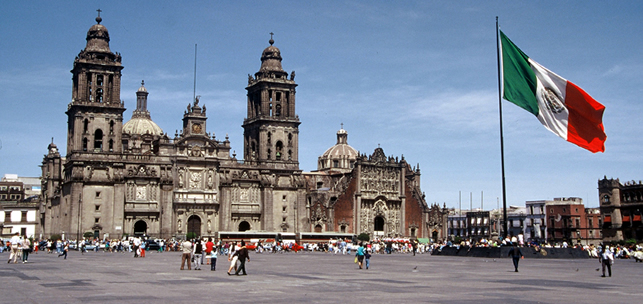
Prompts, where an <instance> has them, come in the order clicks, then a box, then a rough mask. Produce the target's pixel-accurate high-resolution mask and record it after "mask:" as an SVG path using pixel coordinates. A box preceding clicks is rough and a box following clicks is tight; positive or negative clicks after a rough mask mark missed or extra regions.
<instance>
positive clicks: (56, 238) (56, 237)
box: [50, 234, 63, 241]
mask: <svg viewBox="0 0 643 304" xmlns="http://www.w3.org/2000/svg"><path fill="white" fill-rule="evenodd" d="M50 238H51V240H52V241H57V240H62V239H63V238H62V237H61V236H60V234H52V235H51V237H50Z"/></svg>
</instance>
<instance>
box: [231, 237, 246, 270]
mask: <svg viewBox="0 0 643 304" xmlns="http://www.w3.org/2000/svg"><path fill="white" fill-rule="evenodd" d="M237 255H238V256H239V267H238V268H237V271H236V272H235V273H234V274H235V275H239V272H241V271H243V274H242V275H248V274H247V273H246V260H247V261H248V262H250V256H249V255H248V248H246V243H245V242H244V241H241V249H239V251H237Z"/></svg>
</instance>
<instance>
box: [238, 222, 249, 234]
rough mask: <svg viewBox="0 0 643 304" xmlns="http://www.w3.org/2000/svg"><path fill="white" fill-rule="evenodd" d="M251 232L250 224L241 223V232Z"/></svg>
mask: <svg viewBox="0 0 643 304" xmlns="http://www.w3.org/2000/svg"><path fill="white" fill-rule="evenodd" d="M248 230H250V223H248V222H246V221H243V222H241V223H239V231H240V232H244V231H248Z"/></svg>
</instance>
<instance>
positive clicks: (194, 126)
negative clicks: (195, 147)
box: [192, 123, 201, 134]
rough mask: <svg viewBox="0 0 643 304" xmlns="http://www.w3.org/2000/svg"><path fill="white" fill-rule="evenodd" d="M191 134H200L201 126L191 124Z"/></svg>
mask: <svg viewBox="0 0 643 304" xmlns="http://www.w3.org/2000/svg"><path fill="white" fill-rule="evenodd" d="M192 133H197V134H198V133H201V125H200V124H197V123H195V124H192Z"/></svg>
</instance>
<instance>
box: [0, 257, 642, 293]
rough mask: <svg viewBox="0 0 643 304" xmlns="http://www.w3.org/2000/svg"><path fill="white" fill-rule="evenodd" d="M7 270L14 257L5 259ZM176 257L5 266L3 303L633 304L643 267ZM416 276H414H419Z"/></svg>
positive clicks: (1, 270) (36, 260) (627, 263)
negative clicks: (184, 266) (242, 271)
mask: <svg viewBox="0 0 643 304" xmlns="http://www.w3.org/2000/svg"><path fill="white" fill-rule="evenodd" d="M0 257H2V258H3V259H2V260H1V261H6V259H8V257H9V255H8V254H7V253H6V252H5V253H2V254H0ZM180 258H181V255H180V253H177V252H170V253H161V254H159V253H148V254H147V257H146V258H138V259H134V258H132V255H131V254H129V253H128V254H119V253H102V252H98V253H93V252H92V253H86V254H85V255H81V254H80V253H79V252H76V251H72V252H70V254H69V257H68V258H67V260H63V259H62V258H57V257H56V255H55V254H43V253H38V254H35V255H34V254H32V255H31V256H30V258H29V262H30V263H27V264H21V263H19V264H7V263H6V262H3V263H0V303H105V302H108V301H117V302H119V303H170V302H172V303H224V302H225V303H230V302H232V303H236V302H248V303H249V302H253V303H258V302H263V303H274V302H282V301H287V302H288V303H300V302H304V301H306V302H313V303H339V302H348V301H351V302H358V301H359V302H362V303H384V302H397V303H410V302H420V303H565V302H566V303H580V302H585V303H616V302H621V303H628V302H636V301H640V299H641V296H643V289H642V288H641V286H643V284H642V283H643V263H635V262H634V261H633V260H618V261H616V264H615V265H614V266H613V271H614V274H613V277H611V278H601V277H600V273H599V272H597V271H596V269H597V268H598V267H599V266H600V265H599V263H598V261H597V260H593V259H591V260H590V259H583V260H545V259H527V260H522V261H521V265H520V272H519V273H515V272H513V266H512V265H511V260H510V259H497V260H495V261H494V260H493V259H485V258H467V257H446V256H430V255H428V254H424V255H418V256H415V257H413V256H412V255H406V254H404V255H402V254H395V255H375V256H373V258H372V259H371V262H372V265H371V269H369V270H358V269H357V265H356V264H354V263H353V257H352V256H341V255H331V254H323V253H303V254H302V253H299V254H293V253H286V254H267V253H264V254H255V253H252V254H251V261H250V263H248V265H247V268H248V273H249V275H248V276H228V275H227V274H226V270H227V267H226V266H228V265H229V263H227V262H224V260H223V259H219V263H218V265H217V266H219V267H218V268H217V271H215V272H212V271H210V270H209V268H208V267H209V265H208V266H205V265H204V267H203V270H201V271H195V270H192V271H188V270H183V271H181V270H179V264H180ZM416 267H417V268H416Z"/></svg>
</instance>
